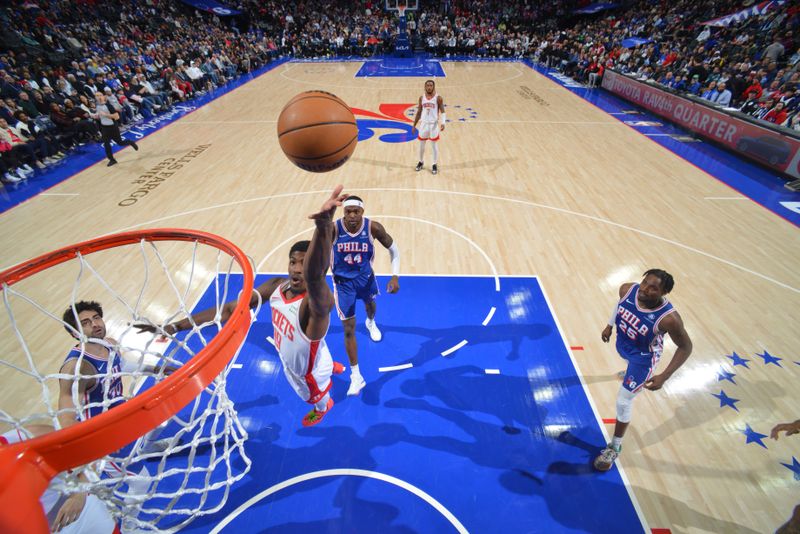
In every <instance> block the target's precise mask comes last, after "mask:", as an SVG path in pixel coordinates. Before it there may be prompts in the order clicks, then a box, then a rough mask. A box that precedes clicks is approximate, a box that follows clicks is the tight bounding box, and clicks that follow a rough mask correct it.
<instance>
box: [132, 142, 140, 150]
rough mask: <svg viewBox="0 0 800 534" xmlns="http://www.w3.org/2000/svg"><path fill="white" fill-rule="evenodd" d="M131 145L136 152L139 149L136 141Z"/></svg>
mask: <svg viewBox="0 0 800 534" xmlns="http://www.w3.org/2000/svg"><path fill="white" fill-rule="evenodd" d="M131 146H132V147H133V149H134V150H135V151H137V152H138V151H139V145H137V144H136V143H132V144H131Z"/></svg>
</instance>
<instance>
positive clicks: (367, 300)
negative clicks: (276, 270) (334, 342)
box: [331, 195, 400, 395]
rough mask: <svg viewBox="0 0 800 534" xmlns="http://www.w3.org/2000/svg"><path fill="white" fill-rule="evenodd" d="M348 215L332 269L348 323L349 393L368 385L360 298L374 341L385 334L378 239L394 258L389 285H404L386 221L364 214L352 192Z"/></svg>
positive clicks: (339, 227)
mask: <svg viewBox="0 0 800 534" xmlns="http://www.w3.org/2000/svg"><path fill="white" fill-rule="evenodd" d="M342 206H343V207H344V216H343V217H342V218H341V219H339V220H338V221H336V229H335V232H336V233H335V235H334V241H333V253H332V254H331V271H332V272H333V295H334V297H335V301H336V311H337V313H338V314H339V319H341V320H342V324H343V325H344V346H345V349H346V350H347V357H348V359H349V360H350V371H351V374H350V387H349V388H348V390H347V394H348V395H357V394H358V393H359V392H360V391H361V390H362V389H363V388H364V386H365V385H366V381H365V380H364V377H363V376H361V372H360V371H359V369H358V346H357V345H356V300H357V299H360V300H363V301H364V307H365V308H366V311H367V320H366V321H365V323H364V324H365V325H366V326H367V330H368V331H369V336H370V338H371V339H372V341H380V340H381V338H382V337H383V336H382V334H381V331H380V330H379V329H378V326H377V325H376V324H375V310H376V305H375V297H376V296H377V295H378V283H377V282H376V281H375V273H374V272H373V270H372V261H373V259H374V256H375V245H374V244H373V241H374V240H375V239H377V240H378V241H379V242H380V243H381V245H383V246H384V247H386V248H387V249H389V256H390V257H391V260H392V278H391V280H389V284H388V285H387V286H386V290H387V291H388V292H389V293H397V291H398V290H399V289H400V282H399V281H398V277H399V275H400V251H399V250H398V249H397V243H395V242H394V239H392V236H390V235H389V234H388V233H387V232H386V229H385V228H384V227H383V225H382V224H380V223H378V222H375V221H371V220H369V219H367V218H366V217H364V201H363V200H361V198H359V197H357V196H354V195H351V196H349V197H347V199H345V201H344V202H343V203H342Z"/></svg>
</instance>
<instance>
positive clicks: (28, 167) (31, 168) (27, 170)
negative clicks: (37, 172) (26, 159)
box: [20, 163, 33, 173]
mask: <svg viewBox="0 0 800 534" xmlns="http://www.w3.org/2000/svg"><path fill="white" fill-rule="evenodd" d="M20 169H22V170H24V171H25V172H26V173H30V172H33V167H31V166H30V165H28V164H27V163H26V164H25V165H23V166H22V167H20Z"/></svg>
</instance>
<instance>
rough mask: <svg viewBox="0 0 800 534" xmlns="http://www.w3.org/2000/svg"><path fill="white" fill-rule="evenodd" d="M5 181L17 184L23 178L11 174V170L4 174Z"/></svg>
mask: <svg viewBox="0 0 800 534" xmlns="http://www.w3.org/2000/svg"><path fill="white" fill-rule="evenodd" d="M3 181H4V182H8V183H10V184H16V183H17V182H21V181H22V178H17V177H16V176H14V175H13V174H11V173H10V172H7V173H5V174H4V175H3Z"/></svg>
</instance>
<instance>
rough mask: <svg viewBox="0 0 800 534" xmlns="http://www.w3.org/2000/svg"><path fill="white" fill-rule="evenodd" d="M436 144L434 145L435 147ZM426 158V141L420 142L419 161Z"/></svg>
mask: <svg viewBox="0 0 800 534" xmlns="http://www.w3.org/2000/svg"><path fill="white" fill-rule="evenodd" d="M435 144H436V143H434V145H435ZM424 157H425V141H420V142H419V159H418V160H417V161H422V160H423V158H424Z"/></svg>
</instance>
